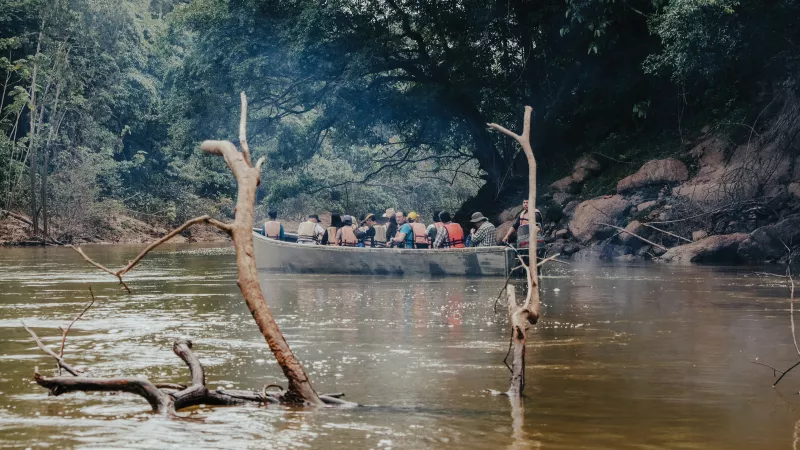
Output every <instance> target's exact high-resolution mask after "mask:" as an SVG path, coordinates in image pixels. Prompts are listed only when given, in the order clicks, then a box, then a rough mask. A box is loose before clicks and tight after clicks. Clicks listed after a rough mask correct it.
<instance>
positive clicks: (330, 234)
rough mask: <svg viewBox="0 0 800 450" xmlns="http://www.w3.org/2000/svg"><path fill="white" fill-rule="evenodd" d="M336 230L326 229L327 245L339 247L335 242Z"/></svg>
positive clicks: (333, 228) (332, 228) (334, 228)
mask: <svg viewBox="0 0 800 450" xmlns="http://www.w3.org/2000/svg"><path fill="white" fill-rule="evenodd" d="M338 230H339V229H338V228H336V227H328V245H339V243H338V242H336V232H337V231H338Z"/></svg>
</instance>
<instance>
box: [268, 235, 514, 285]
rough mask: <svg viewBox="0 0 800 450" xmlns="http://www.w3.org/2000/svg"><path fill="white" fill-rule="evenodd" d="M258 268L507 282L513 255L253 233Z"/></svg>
mask: <svg viewBox="0 0 800 450" xmlns="http://www.w3.org/2000/svg"><path fill="white" fill-rule="evenodd" d="M253 241H254V245H255V251H256V266H257V267H258V269H259V270H264V271H268V272H280V273H321V274H352V275H400V276H403V275H412V276H431V277H440V276H467V277H504V276H507V275H508V273H509V272H510V270H511V268H512V262H513V258H514V253H513V250H511V249H508V248H505V247H473V248H459V249H437V250H427V249H425V250H422V249H420V250H417V249H397V248H358V247H336V246H328V245H304V244H296V243H292V242H283V241H277V240H274V239H268V238H266V237H264V236H263V235H261V234H258V233H253Z"/></svg>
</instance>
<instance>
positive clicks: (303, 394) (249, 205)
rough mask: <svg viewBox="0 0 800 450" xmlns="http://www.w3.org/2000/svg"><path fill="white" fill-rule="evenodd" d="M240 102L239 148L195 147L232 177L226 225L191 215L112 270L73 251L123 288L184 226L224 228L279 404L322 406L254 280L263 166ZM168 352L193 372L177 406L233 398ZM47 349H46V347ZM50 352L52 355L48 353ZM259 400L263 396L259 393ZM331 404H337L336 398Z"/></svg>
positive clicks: (186, 353)
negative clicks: (282, 379) (273, 363)
mask: <svg viewBox="0 0 800 450" xmlns="http://www.w3.org/2000/svg"><path fill="white" fill-rule="evenodd" d="M241 102H242V105H241V115H240V118H241V119H240V124H239V125H240V126H239V132H240V136H239V140H240V142H242V143H244V144H243V148H242V151H241V152H240V151H239V150H237V149H236V147H235V146H234V145H233V143H231V142H229V141H215V140H207V141H204V142H203V143H202V144H201V146H200V148H201V150H203V151H204V152H206V153H208V154H212V155H218V156H222V157H223V158H224V159H225V162H226V164H227V165H228V167H229V168H230V170H231V172H232V173H233V175H234V177H235V178H236V181H237V184H238V194H237V199H236V208H235V218H234V221H233V222H232V223H230V224H225V223H222V222H219V221H216V220H214V219H211V218H210V217H209V216H207V215H206V216H200V217H197V218H194V219H191V220H189V221H187V222H186V223H184V224H183V225H181V226H180V227H178V228H177V229H175V230H173V231H172V232H170V233H169V234H167V235H166V236H164V237H163V238H161V239H159V240H157V241H155V242H153V243H152V244H150V245H149V246H147V247H146V248H145V249H144V250H142V252H140V253H139V255H137V256H136V258H134V259H133V261H131V262H129V263H128V264H127V265H126V266H125V267H122V268H120V269H118V270H111V269H109V268H107V267H105V266H104V265H102V264H100V263H98V262H96V261H94V260H92V259H91V258H89V257H88V256H87V255H86V254H85V253H84V252H83V251H82V250H81V249H80V248H78V247H73V249H74V250H75V251H76V252H78V253H79V254H80V255H81V256H82V257H83V258H84V259H85V260H86V261H87V262H89V263H90V264H92V265H93V266H95V267H97V268H98V269H100V270H103V271H104V272H106V273H109V274H111V275H114V276H115V277H117V279H118V280H119V282H120V284H122V285H123V286H124V287H125V288H126V289H128V287H127V285H125V283H124V282H123V280H122V276H123V275H124V274H125V273H127V272H128V271H130V270H131V269H133V268H134V267H135V266H136V265H137V264H138V263H139V262H140V261H141V260H142V259H143V258H144V257H145V256H146V255H147V254H148V253H149V252H150V251H151V250H153V249H154V248H156V247H158V246H159V245H161V244H162V243H164V242H166V241H168V240H169V239H171V238H172V237H174V236H176V235H177V234H178V233H180V232H181V231H183V230H185V229H186V228H188V227H190V226H192V225H196V224H200V223H206V224H209V225H212V226H215V227H217V228H219V229H221V230H223V231H225V232H226V233H227V234H228V235H230V236H231V238H232V239H233V244H234V249H235V253H236V266H237V268H238V280H237V284H238V285H239V289H240V290H241V293H242V296H243V297H244V300H245V302H246V303H247V306H248V308H249V309H250V312H251V314H252V315H253V319H255V322H256V324H257V325H258V328H259V330H260V331H261V334H262V336H263V337H264V339H265V340H266V342H267V345H268V346H269V348H270V350H271V351H272V354H273V355H274V357H275V359H276V360H277V362H278V365H279V366H280V367H281V369H282V371H283V373H284V375H285V376H286V378H287V380H288V387H287V389H286V391H284V392H283V393H282V395H281V396H280V398H279V399H278V401H280V402H282V403H292V404H307V405H314V406H322V405H324V404H326V400H325V399H321V398H320V396H319V395H318V394H317V393H316V391H314V389H313V388H312V386H311V382H310V380H309V379H308V376H307V375H306V373H305V370H304V369H303V367H302V365H301V364H300V361H299V360H298V359H297V357H296V356H295V355H294V353H293V352H292V350H291V348H290V347H289V344H288V343H287V342H286V339H285V338H284V336H283V333H281V331H280V328H279V327H278V324H277V322H275V319H274V317H273V316H272V313H271V311H270V310H269V307H268V306H267V302H266V300H265V298H264V294H263V292H262V290H261V284H260V282H259V280H258V271H257V268H256V263H255V256H254V255H255V251H254V246H253V234H252V225H253V216H254V209H255V208H254V205H255V200H256V189H257V188H258V185H259V183H260V181H261V167H262V166H263V164H264V161H265V159H264V158H263V157H262V158H259V160H258V161H257V162H256V164H255V166H254V167H253V166H252V164H251V162H250V160H249V158H250V155H249V150H248V149H247V148H246V147H247V136H246V133H247V127H246V120H247V97H246V95H245V94H244V92H242V94H241ZM128 291H129V292H130V289H128ZM26 329H27V327H26ZM31 334H32V335H34V334H33V332H31ZM34 336H35V335H34ZM40 347H42V349H43V350H45V347H44V346H43V345H40ZM48 350H49V349H48ZM174 350H175V352H176V354H177V355H178V356H179V357H181V359H183V360H184V361H185V362H186V363H187V365H188V366H189V368H190V371H192V376H193V382H192V385H191V386H189V387H187V388H186V389H185V390H182V391H179V392H176V393H173V394H171V395H172V396H173V397H174V398H176V399H181V400H180V402H179V406H180V405H183V404H184V403H181V402H186V403H191V402H192V401H194V400H193V399H196V398H200V397H202V398H204V401H209V402H222V403H223V404H229V402H232V401H234V400H235V399H234V397H236V396H232V395H227V394H221V393H212V392H209V391H208V390H207V389H206V388H205V387H204V386H203V387H202V388H201V387H200V384H201V383H199V379H198V378H196V377H198V376H200V375H198V373H199V374H201V375H202V366H200V365H199V362H198V361H197V360H196V359H193V356H191V351H190V350H189V345H188V344H186V345H179V344H176V346H175V347H174ZM49 353H52V351H50V352H49ZM52 355H55V354H54V353H52ZM52 355H51V356H52ZM54 357H56V358H57V361H59V364H61V363H63V360H62V359H61V358H58V357H57V355H56V356H54ZM91 381H92V382H91V383H87V385H86V387H87V390H92V389H95V390H104V389H111V387H110V385H109V384H108V383H96V382H95V381H97V380H91ZM72 383H73V384H72V385H71V386H74V382H72ZM40 384H41V383H40ZM111 385H113V383H111ZM154 388H155V387H154ZM149 389H150V386H149V385H138V387H137V388H136V389H135V390H136V391H137V392H143V393H144V394H147V395H148V397H146V398H148V399H149V400H148V401H150V402H151V404H156V403H157V405H156V406H154V409H158V410H161V409H162V408H163V405H161V403H160V400H159V401H158V402H155V403H154V400H153V399H155V398H156V397H153V396H152V395H150V394H149ZM201 394H203V395H201ZM143 396H144V395H143ZM259 398H261V400H263V398H262V397H259ZM184 399H186V400H184ZM156 400H157V399H156ZM251 400H252V395H250V394H248V395H244V397H243V398H239V399H238V400H237V401H251ZM335 402H337V403H338V400H336V401H335Z"/></svg>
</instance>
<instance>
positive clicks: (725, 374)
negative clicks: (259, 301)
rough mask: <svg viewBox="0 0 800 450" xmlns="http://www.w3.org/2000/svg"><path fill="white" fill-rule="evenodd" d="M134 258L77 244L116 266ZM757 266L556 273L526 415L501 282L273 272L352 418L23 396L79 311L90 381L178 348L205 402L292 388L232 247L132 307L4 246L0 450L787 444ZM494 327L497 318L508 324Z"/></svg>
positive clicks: (785, 392)
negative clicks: (184, 345) (42, 344)
mask: <svg viewBox="0 0 800 450" xmlns="http://www.w3.org/2000/svg"><path fill="white" fill-rule="evenodd" d="M136 250H138V248H136V247H123V246H106V247H91V248H87V252H89V253H90V254H91V255H93V256H95V257H96V259H97V260H98V261H101V262H102V263H104V264H107V265H110V266H115V265H120V264H123V263H124V262H125V261H126V260H127V259H128V258H130V257H132V256H133V255H134V254H135V252H136ZM752 273H753V271H752V270H747V269H720V268H709V267H690V268H684V267H675V266H652V265H648V266H620V265H615V266H599V267H591V266H553V267H551V268H549V269H548V272H547V273H546V274H545V277H544V279H543V293H542V298H543V300H544V301H545V303H546V307H545V309H544V311H545V315H544V317H543V318H542V320H541V322H540V325H539V326H537V327H536V328H535V329H534V330H533V331H532V332H531V333H530V337H529V341H528V342H529V346H528V358H527V362H528V376H527V380H526V381H527V382H528V383H527V387H526V394H527V398H525V399H524V401H523V403H522V404H521V405H511V404H509V400H508V398H506V397H502V396H497V397H496V396H491V395H489V394H487V393H486V392H484V391H485V390H486V389H499V390H505V389H506V388H507V385H508V372H507V370H506V369H505V367H504V366H503V363H502V359H503V356H504V355H505V352H506V349H507V343H508V336H507V330H506V319H505V317H504V316H503V313H502V312H501V314H499V315H495V314H494V313H493V312H492V305H493V303H494V299H495V297H496V295H497V293H498V291H499V289H500V287H501V280H473V279H469V280H464V279H439V280H427V279H415V278H408V279H401V278H364V277H343V276H288V275H267V274H264V275H262V282H263V285H264V288H265V293H266V296H267V299H268V302H269V303H270V307H271V308H272V310H273V312H274V313H275V315H276V316H277V318H278V322H279V324H280V326H281V327H282V329H283V331H284V333H285V334H286V337H287V339H288V340H289V342H290V344H291V345H292V348H293V349H294V351H295V352H296V353H297V355H298V356H299V358H300V359H301V360H302V361H303V363H304V364H305V366H306V369H307V371H308V372H309V375H310V376H311V379H312V382H313V384H314V387H315V388H316V389H317V390H318V391H320V392H345V393H347V397H346V398H348V399H350V400H352V401H357V402H359V403H362V404H364V405H367V406H365V407H362V408H357V409H347V410H339V409H321V410H306V409H291V408H284V407H274V406H273V407H264V408H258V407H243V408H242V407H236V408H220V407H202V406H201V407H197V408H194V409H191V410H188V411H187V413H186V417H185V418H182V419H178V420H168V419H165V418H162V417H157V416H153V415H152V414H151V413H150V412H149V406H148V405H147V403H146V402H145V401H143V400H142V399H140V398H138V397H133V396H128V395H105V394H69V395H65V396H62V397H48V396H47V395H46V392H45V391H44V390H43V389H41V388H39V387H38V386H37V385H35V384H34V383H33V382H32V380H31V375H32V373H33V371H34V367H35V366H38V367H39V369H40V370H41V371H42V372H44V373H50V374H52V373H53V372H54V367H53V366H54V364H53V362H52V360H50V359H48V358H46V357H45V356H44V355H43V354H41V352H40V351H39V350H38V349H37V348H36V345H35V344H34V343H33V342H31V341H30V339H29V338H28V336H27V334H26V333H25V331H24V330H23V329H22V328H21V326H20V324H19V321H20V319H22V320H24V321H25V322H26V323H27V324H28V325H29V326H32V327H34V328H35V329H36V330H37V331H38V332H39V334H40V335H42V336H47V339H46V342H48V343H50V344H51V345H53V346H55V345H57V344H58V341H59V331H58V329H57V327H58V326H61V325H64V324H66V323H67V322H68V321H69V320H70V319H71V318H72V317H74V316H75V315H76V314H77V313H78V312H79V311H80V310H81V308H82V307H83V306H84V305H85V304H86V302H87V298H88V290H87V288H86V286H87V285H88V284H90V283H91V284H92V286H93V288H94V291H95V293H96V295H97V297H98V300H99V301H98V303H97V304H96V305H95V307H93V308H92V309H91V310H90V311H89V312H88V313H87V314H86V316H85V317H84V318H83V319H82V320H81V321H79V322H78V323H76V324H75V326H74V327H73V331H72V332H71V337H70V339H69V342H68V344H67V349H66V358H67V359H68V360H69V361H70V362H71V363H73V364H75V365H78V366H79V367H86V368H88V370H89V373H90V374H91V375H95V376H145V377H148V378H150V379H151V380H154V381H162V382H167V381H169V382H186V381H187V380H188V371H187V370H186V369H185V367H183V365H182V363H181V362H180V360H179V359H178V358H177V357H175V356H174V355H173V354H172V351H171V343H172V341H173V340H174V339H175V338H178V337H188V338H191V339H192V340H193V341H194V342H195V346H194V348H195V351H196V353H197V354H198V356H199V357H200V359H201V360H202V361H203V363H204V364H205V366H206V368H207V377H208V380H209V381H208V382H209V387H211V388H215V387H217V386H223V387H232V388H239V389H258V388H260V387H261V386H263V385H264V384H267V383H275V382H278V383H284V381H283V379H282V375H281V373H280V370H279V369H278V367H277V365H276V364H275V362H274V360H273V359H272V357H271V355H270V354H269V352H268V350H267V347H266V344H265V343H264V342H263V339H262V338H261V337H260V335H259V334H258V331H257V329H256V327H255V324H254V323H253V320H252V318H251V317H250V314H249V312H248V311H247V308H246V306H245V305H244V302H243V301H242V300H241V298H240V296H239V293H238V290H237V288H236V284H235V266H234V261H233V257H232V254H231V251H230V250H229V249H219V248H203V247H199V246H175V247H169V248H165V249H164V250H163V251H159V252H157V253H154V254H152V255H151V257H150V259H148V260H147V261H146V262H145V263H143V264H142V265H141V266H139V267H138V268H137V269H136V270H134V271H133V272H132V273H131V274H130V277H129V278H128V281H129V285H130V286H131V288H132V289H133V294H132V295H126V294H124V293H123V292H122V290H121V289H120V288H119V286H117V285H116V283H114V281H113V279H110V277H108V276H107V275H105V274H103V273H100V272H98V271H97V270H94V269H92V268H90V267H89V266H87V265H86V264H84V263H83V262H82V261H81V259H80V257H79V256H78V255H76V254H74V253H73V252H72V251H70V250H67V249H59V248H48V249H6V248H0V313H1V314H0V333H2V339H3V342H4V345H3V350H2V352H0V398H2V402H1V403H0V445H2V446H5V447H39V446H53V447H64V446H69V447H137V448H141V447H151V448H164V447H181V448H195V447H215V448H244V447H258V448H263V447H275V448H294V447H309V446H311V447H318V448H332V449H349V448H436V447H442V448H444V447H453V446H458V447H459V448H500V447H509V448H537V447H541V448H564V449H572V448H578V447H580V448H622V447H635V448H664V447H666V448H733V449H739V448H740V449H750V448H757V447H761V448H776V447H792V446H793V445H794V446H795V447H797V443H798V437H797V436H798V433H800V431H798V430H800V428H798V427H800V425H798V422H796V421H797V420H798V418H800V403H799V402H798V399H797V395H796V393H797V391H798V388H799V387H800V373H798V376H795V377H792V376H791V375H790V376H789V377H787V379H786V380H784V382H782V383H781V385H780V387H779V389H777V390H776V389H772V388H771V387H770V382H771V371H770V370H768V369H766V368H764V367H761V366H757V365H754V364H751V363H750V361H751V360H752V359H754V358H757V357H758V358H760V360H762V361H765V362H769V363H771V364H773V365H778V366H779V367H783V366H784V365H786V364H787V363H791V362H793V361H792V360H793V354H794V348H793V345H792V343H791V337H790V335H789V331H788V316H787V314H788V313H787V309H788V304H787V302H786V290H785V287H782V286H781V285H780V282H779V280H778V281H776V280H774V279H767V278H763V277H757V276H753V275H750V274H752ZM499 310H500V311H504V310H505V309H504V308H500V309H499Z"/></svg>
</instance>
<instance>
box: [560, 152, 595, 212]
mask: <svg viewBox="0 0 800 450" xmlns="http://www.w3.org/2000/svg"><path fill="white" fill-rule="evenodd" d="M599 171H600V163H599V162H597V160H596V159H594V157H593V156H591V155H585V156H582V157H581V158H580V159H578V161H577V162H575V166H573V168H572V173H571V174H569V175H567V176H566V177H564V178H561V179H560V180H558V181H556V182H554V183H553V184H551V185H550V188H551V189H552V190H553V191H554V192H560V193H562V194H577V193H578V192H580V190H581V187H582V186H583V183H585V182H586V181H587V180H588V179H590V178H592V177H594V176H595V175H597V172H599ZM562 204H563V203H562Z"/></svg>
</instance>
